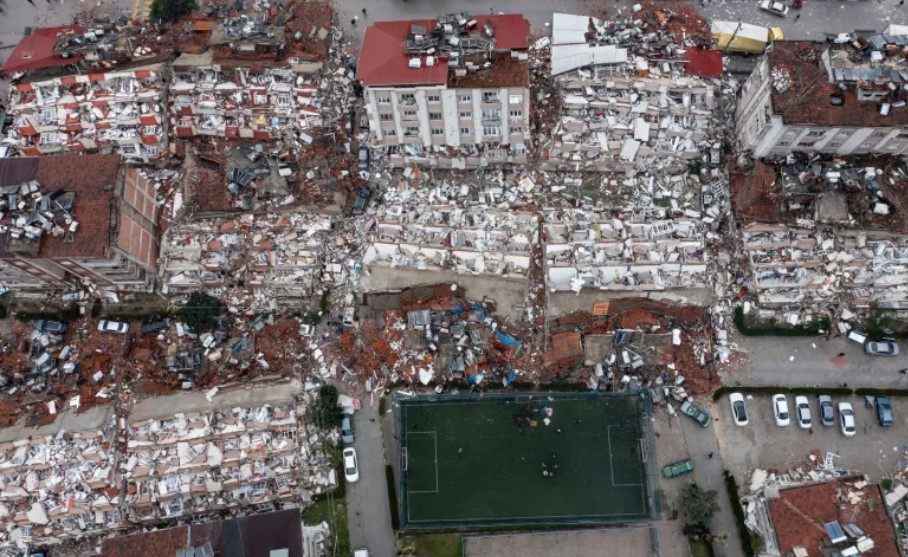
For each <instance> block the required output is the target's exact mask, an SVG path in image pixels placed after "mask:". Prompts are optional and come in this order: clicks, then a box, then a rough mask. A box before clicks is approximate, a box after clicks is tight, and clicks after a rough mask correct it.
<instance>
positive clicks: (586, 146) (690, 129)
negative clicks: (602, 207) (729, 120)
mask: <svg viewBox="0 0 908 557" xmlns="http://www.w3.org/2000/svg"><path fill="white" fill-rule="evenodd" d="M658 13H659V14H663V13H665V12H658ZM668 14H669V15H668V16H663V17H669V18H670V17H671V14H670V12H668ZM660 21H661V20H660ZM552 25H553V27H552V39H551V44H552V46H551V74H552V76H554V78H555V83H556V85H557V86H558V87H559V88H560V90H561V113H560V114H559V115H557V116H556V117H557V118H558V120H557V122H556V123H555V127H554V130H553V136H552V137H546V138H539V140H540V147H541V148H542V149H543V150H544V152H546V153H547V156H546V157H545V159H546V163H547V164H548V165H551V166H555V167H556V168H565V169H569V170H586V171H613V170H614V171H619V172H620V171H625V170H632V169H642V168H644V167H646V168H648V169H651V170H667V171H673V170H674V171H677V170H679V169H683V168H684V167H685V166H686V165H687V162H688V161H690V160H697V159H700V158H701V156H702V154H703V153H704V152H708V151H709V150H710V149H711V148H713V142H714V141H715V137H714V133H713V126H714V121H715V120H714V119H715V109H716V105H715V95H716V93H715V90H714V89H715V86H714V84H713V82H712V81H711V80H710V79H704V78H702V77H700V76H699V75H689V74H688V72H689V71H701V73H702V75H706V76H709V77H718V76H719V75H720V74H721V72H722V60H721V55H719V54H718V53H715V52H711V51H706V50H702V49H697V48H692V47H688V46H687V45H684V44H683V43H681V42H679V41H677V40H676V38H675V34H674V33H673V32H672V31H670V30H668V29H662V28H658V27H657V28H652V27H650V26H649V25H648V24H647V23H646V22H645V21H644V20H643V19H637V20H632V21H615V22H610V21H603V20H599V19H596V18H591V17H585V16H577V15H570V14H561V13H556V14H554V17H553V24H552ZM691 57H698V58H702V59H703V61H704V63H698V64H691V63H690V58H691Z"/></svg>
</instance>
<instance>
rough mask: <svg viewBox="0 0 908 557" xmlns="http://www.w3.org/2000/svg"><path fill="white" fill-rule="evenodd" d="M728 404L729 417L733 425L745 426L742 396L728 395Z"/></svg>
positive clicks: (744, 408)
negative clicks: (729, 407) (732, 420)
mask: <svg viewBox="0 0 908 557" xmlns="http://www.w3.org/2000/svg"><path fill="white" fill-rule="evenodd" d="M728 402H730V403H731V417H732V418H733V419H734V420H735V425H741V426H743V425H747V406H745V405H744V395H742V394H741V393H732V394H730V395H728Z"/></svg>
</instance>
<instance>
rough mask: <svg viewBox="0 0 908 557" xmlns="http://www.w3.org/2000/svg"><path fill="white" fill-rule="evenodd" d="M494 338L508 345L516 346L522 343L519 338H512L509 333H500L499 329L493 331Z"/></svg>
mask: <svg viewBox="0 0 908 557" xmlns="http://www.w3.org/2000/svg"><path fill="white" fill-rule="evenodd" d="M495 338H497V339H498V340H500V341H501V342H503V343H505V344H506V345H508V346H517V347H521V346H523V343H521V342H520V341H519V340H517V339H516V338H514V337H512V336H510V335H506V334H504V333H502V332H501V331H495Z"/></svg>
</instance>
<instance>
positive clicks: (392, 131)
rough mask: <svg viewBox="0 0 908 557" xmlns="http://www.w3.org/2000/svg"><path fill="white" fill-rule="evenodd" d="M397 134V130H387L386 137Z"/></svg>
mask: <svg viewBox="0 0 908 557" xmlns="http://www.w3.org/2000/svg"><path fill="white" fill-rule="evenodd" d="M395 135H397V130H385V137H394V136H395Z"/></svg>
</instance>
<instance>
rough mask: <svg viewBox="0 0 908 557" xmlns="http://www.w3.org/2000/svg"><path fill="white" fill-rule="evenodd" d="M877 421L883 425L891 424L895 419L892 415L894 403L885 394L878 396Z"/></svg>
mask: <svg viewBox="0 0 908 557" xmlns="http://www.w3.org/2000/svg"><path fill="white" fill-rule="evenodd" d="M875 402H876V404H875V406H876V421H878V422H879V423H880V425H881V426H883V427H889V426H891V425H892V424H893V423H894V422H895V421H894V419H893V416H892V404H890V403H889V399H888V398H886V397H884V396H878V397H876V401H875Z"/></svg>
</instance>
